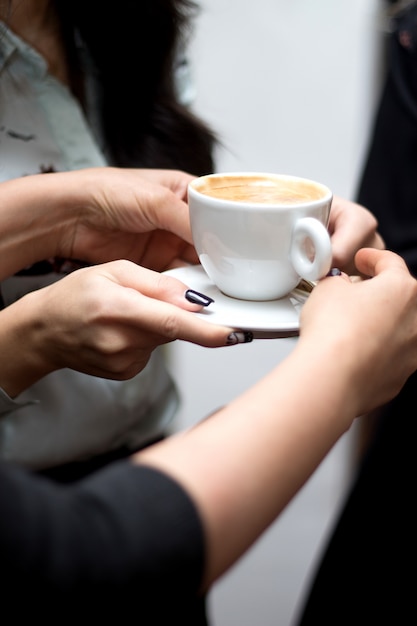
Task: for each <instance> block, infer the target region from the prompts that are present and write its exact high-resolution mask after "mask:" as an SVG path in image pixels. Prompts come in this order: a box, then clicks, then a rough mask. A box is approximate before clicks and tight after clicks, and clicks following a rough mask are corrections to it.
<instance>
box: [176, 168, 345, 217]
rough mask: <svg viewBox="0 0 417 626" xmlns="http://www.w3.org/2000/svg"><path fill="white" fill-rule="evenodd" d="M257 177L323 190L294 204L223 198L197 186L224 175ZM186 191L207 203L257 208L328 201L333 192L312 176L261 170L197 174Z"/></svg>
mask: <svg viewBox="0 0 417 626" xmlns="http://www.w3.org/2000/svg"><path fill="white" fill-rule="evenodd" d="M246 176H248V177H257V178H276V179H280V180H282V179H287V180H292V181H299V182H305V183H308V184H311V185H314V186H316V187H319V188H320V189H322V190H323V195H322V196H321V197H320V198H317V199H315V200H308V201H305V202H297V203H295V204H292V205H290V204H284V203H279V202H262V203H256V202H246V201H245V202H242V201H239V200H230V199H224V198H216V197H213V196H210V195H208V194H205V193H203V192H201V191H200V190H199V188H198V187H199V186H200V185H203V184H204V181H205V180H207V179H213V178H226V177H231V178H239V177H246ZM188 193H191V194H195V195H197V196H199V197H204V200H205V202H206V203H209V204H213V205H218V204H219V203H221V204H222V205H224V204H227V205H230V206H232V205H234V206H236V205H239V207H242V208H243V207H246V206H247V207H253V206H256V207H257V208H259V206H262V208H265V207H282V208H289V209H291V208H294V207H302V206H303V205H306V204H307V205H309V206H311V205H314V204H320V203H322V202H323V201H324V202H326V201H330V200H332V198H333V192H332V191H331V189H330V188H329V187H328V186H327V185H325V184H324V183H321V182H320V181H317V180H314V179H312V178H307V177H306V176H299V175H294V174H286V173H277V172H261V171H228V172H213V173H210V174H204V175H202V176H198V177H197V178H194V179H193V180H192V181H190V182H189V184H188Z"/></svg>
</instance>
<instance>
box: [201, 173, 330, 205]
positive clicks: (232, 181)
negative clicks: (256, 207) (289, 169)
mask: <svg viewBox="0 0 417 626" xmlns="http://www.w3.org/2000/svg"><path fill="white" fill-rule="evenodd" d="M198 191H199V192H200V193H203V194H205V195H207V196H211V197H213V198H222V199H224V200H232V201H237V202H251V203H258V204H284V205H292V204H301V203H303V202H311V200H318V199H320V198H322V197H323V195H324V192H323V190H322V189H321V188H320V187H319V186H318V185H315V184H313V183H309V182H307V181H294V180H289V179H288V180H286V179H285V178H284V179H273V178H258V177H252V178H251V177H250V176H246V177H227V176H225V177H218V178H215V179H212V180H211V181H210V182H209V183H206V184H205V185H204V186H200V187H198Z"/></svg>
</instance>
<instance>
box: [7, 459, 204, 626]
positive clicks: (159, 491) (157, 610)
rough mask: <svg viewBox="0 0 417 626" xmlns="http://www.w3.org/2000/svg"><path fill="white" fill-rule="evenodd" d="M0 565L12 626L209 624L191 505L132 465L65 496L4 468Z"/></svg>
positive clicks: (163, 479)
mask: <svg viewBox="0 0 417 626" xmlns="http://www.w3.org/2000/svg"><path fill="white" fill-rule="evenodd" d="M0 564H1V565H0V572H1V586H0V590H1V591H0V594H1V598H2V607H3V612H4V615H6V614H7V615H10V616H13V622H18V621H19V619H20V621H23V619H24V618H26V619H27V620H29V619H30V621H33V618H40V619H41V621H42V623H43V624H54V625H55V624H60V623H62V622H64V623H68V622H69V621H70V620H76V622H75V623H79V622H80V620H81V623H84V622H85V619H86V617H88V616H91V618H93V619H94V623H101V620H102V619H103V618H105V620H106V621H105V622H104V623H109V618H110V617H112V616H116V617H117V622H115V623H130V621H133V622H134V623H138V624H143V625H146V626H148V625H155V626H159V625H161V626H162V625H165V624H174V623H175V624H181V625H184V624H185V625H190V626H191V625H192V626H200V625H201V626H205V625H206V624H207V621H206V616H205V609H204V599H203V598H202V597H201V596H200V595H199V592H198V589H199V586H200V584H201V578H202V571H203V564H204V537H203V531H202V526H201V522H200V518H199V516H198V513H197V511H196V509H195V507H194V504H193V503H192V501H191V500H190V498H189V497H188V495H187V494H186V493H185V492H184V491H183V489H182V488H181V487H180V486H179V485H178V484H177V483H176V482H175V481H173V480H172V479H170V478H169V477H167V476H166V475H164V474H162V473H160V472H158V471H156V470H153V469H150V468H146V467H139V466H133V465H132V464H131V463H130V462H129V461H119V462H116V463H114V464H113V465H110V466H109V467H107V468H106V469H103V470H101V471H100V472H97V473H96V474H94V475H92V476H91V477H90V478H88V479H85V480H83V481H79V482H77V483H74V484H73V485H71V486H63V485H57V484H56V483H54V482H53V481H50V480H49V479H46V478H42V477H39V476H36V475H33V474H30V473H28V472H25V471H23V470H21V469H20V468H17V467H13V466H11V465H7V464H4V463H3V464H1V465H0ZM124 620H125V621H124Z"/></svg>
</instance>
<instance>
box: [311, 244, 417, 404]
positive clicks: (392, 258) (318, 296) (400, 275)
mask: <svg viewBox="0 0 417 626" xmlns="http://www.w3.org/2000/svg"><path fill="white" fill-rule="evenodd" d="M355 261H356V264H357V268H358V270H359V272H360V273H361V274H363V275H365V276H369V277H370V278H369V279H368V280H359V281H358V280H356V281H351V280H350V279H349V278H348V277H347V276H346V275H345V276H341V277H337V276H335V277H328V278H324V279H323V280H321V281H320V282H319V284H318V285H317V287H315V289H314V290H313V292H312V293H311V295H310V297H309V298H308V301H307V302H306V304H305V305H304V307H303V309H302V312H301V319H300V328H301V330H300V341H299V347H300V348H301V349H303V350H305V351H306V354H309V353H310V359H311V363H315V362H316V361H317V357H316V355H317V354H318V353H319V352H320V355H323V354H326V353H327V358H328V360H329V361H330V362H333V363H334V376H333V379H332V380H329V394H330V393H331V388H332V387H334V388H337V387H338V385H339V382H341V381H342V380H343V381H346V380H348V381H350V384H349V386H350V389H351V391H350V393H349V394H348V396H347V398H346V402H354V403H356V405H357V406H355V409H354V414H356V415H360V414H363V413H366V412H368V411H370V410H372V409H375V408H377V407H378V406H380V405H382V404H384V403H385V402H387V401H389V400H391V399H392V398H393V397H394V396H395V395H397V393H399V391H400V389H401V387H402V386H403V385H404V383H405V382H406V380H407V378H408V377H409V376H410V375H411V374H412V373H413V372H414V371H415V369H416V367H417V281H416V280H415V279H414V278H413V277H412V276H411V274H410V273H409V271H408V269H407V267H406V264H405V263H404V261H403V259H402V258H401V257H400V256H398V255H396V254H394V253H393V252H389V251H387V250H383V251H382V250H376V249H375V248H363V249H361V250H359V252H358V253H357V254H356V257H355ZM321 358H322V357H321Z"/></svg>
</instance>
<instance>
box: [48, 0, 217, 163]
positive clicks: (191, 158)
mask: <svg viewBox="0 0 417 626" xmlns="http://www.w3.org/2000/svg"><path fill="white" fill-rule="evenodd" d="M87 4H88V8H87V6H86V5H87ZM56 6H57V9H58V11H59V14H60V17H61V21H62V24H63V32H64V36H65V38H66V41H67V44H68V49H70V50H72V53H73V54H77V53H76V49H77V48H76V45H75V41H76V37H79V38H81V41H82V44H83V46H84V47H85V50H86V52H87V53H88V56H89V58H90V60H91V62H92V67H93V72H94V74H95V77H96V79H97V80H96V82H97V85H98V91H99V107H98V109H99V111H98V113H99V117H100V123H101V127H102V132H103V136H104V138H105V142H106V149H107V153H108V156H109V157H110V161H111V162H112V164H115V165H119V166H129V167H156V168H174V169H183V170H186V171H188V172H190V173H193V174H196V175H201V174H205V173H208V172H210V171H213V168H214V164H213V148H214V145H215V142H216V137H215V134H214V133H213V132H212V130H211V129H210V128H209V127H208V126H207V125H206V124H205V123H203V122H202V120H200V119H198V118H197V117H196V116H195V115H194V114H193V113H192V112H191V111H190V110H189V109H187V107H186V106H184V105H182V104H181V103H180V102H179V100H178V98H177V95H176V91H175V84H174V76H173V67H174V63H175V59H176V53H177V50H179V48H180V46H181V44H182V43H184V42H186V40H187V39H186V38H187V37H188V36H189V34H190V32H191V20H192V18H193V17H194V16H195V15H196V12H197V10H198V7H197V5H196V4H195V3H194V2H192V1H190V0H136V1H135V0H119V1H118V2H103V1H102V0H88V3H86V2H85V0H56Z"/></svg>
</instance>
